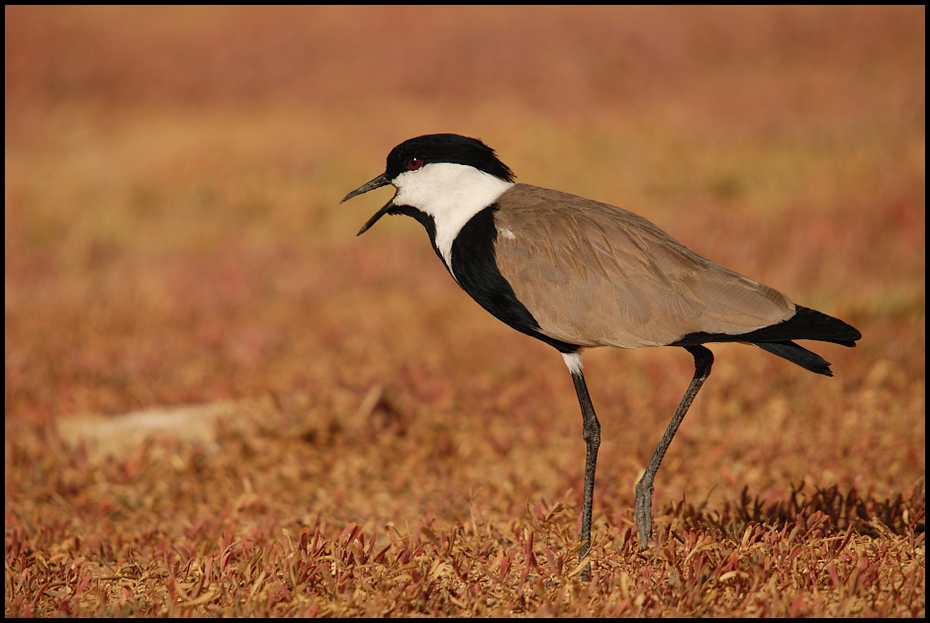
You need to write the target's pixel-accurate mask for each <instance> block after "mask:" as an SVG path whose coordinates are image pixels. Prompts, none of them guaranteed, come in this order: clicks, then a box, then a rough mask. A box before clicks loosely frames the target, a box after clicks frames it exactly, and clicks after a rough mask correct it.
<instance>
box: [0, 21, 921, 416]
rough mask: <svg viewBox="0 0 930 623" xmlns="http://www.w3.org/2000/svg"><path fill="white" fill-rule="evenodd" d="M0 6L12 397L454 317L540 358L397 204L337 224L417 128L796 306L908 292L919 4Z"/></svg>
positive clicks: (12, 406) (172, 399)
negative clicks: (620, 218) (619, 214)
mask: <svg viewBox="0 0 930 623" xmlns="http://www.w3.org/2000/svg"><path fill="white" fill-rule="evenodd" d="M5 15H6V75H5V92H6V107H5V108H6V115H5V130H6V144H5V146H6V152H5V155H6V158H5V163H6V167H5V173H6V184H5V204H6V210H5V215H4V216H5V222H4V224H5V329H6V347H5V373H6V393H5V400H6V403H5V405H6V412H7V417H10V416H18V417H36V416H50V415H53V414H65V413H72V412H83V411H94V412H98V411H102V412H120V411H124V410H127V409H131V408H135V407H140V406H146V405H151V404H164V403H176V402H190V401H194V402H202V401H210V400H214V399H219V398H222V397H229V396H248V395H254V394H256V393H262V392H266V391H277V392H285V393H293V392H294V391H297V390H301V389H303V390H311V389H319V387H317V385H318V384H319V383H318V382H317V381H318V380H319V378H320V374H322V375H323V379H325V381H324V382H323V383H322V384H319V385H325V383H326V382H328V381H330V380H332V379H331V375H335V376H336V377H342V376H345V377H346V378H345V379H343V381H344V382H346V383H350V384H352V383H354V381H353V380H352V377H357V376H358V374H359V370H358V368H359V366H377V364H376V363H375V362H371V361H367V360H370V359H373V358H376V355H375V352H377V348H378V347H376V346H374V344H375V343H383V344H387V345H388V347H389V351H390V352H394V353H397V354H398V357H399V358H401V353H400V352H398V349H400V351H401V352H402V353H403V354H404V355H405V356H404V357H403V358H404V359H407V360H408V361H409V362H410V365H415V362H416V361H419V360H421V359H423V358H424V357H427V358H428V357H429V356H430V355H429V354H426V353H424V350H429V349H428V346H434V347H435V349H436V350H440V351H441V350H446V349H448V348H450V346H451V344H450V341H449V334H450V333H455V332H456V331H457V327H466V328H467V331H468V332H469V333H474V332H477V334H478V335H479V336H480V335H483V334H485V333H488V334H492V335H493V336H494V338H495V339H497V338H498V337H499V338H500V341H501V342H502V344H501V347H502V348H523V347H525V348H527V349H529V350H531V351H533V352H537V351H538V352H540V353H543V352H546V349H545V348H539V347H538V346H537V345H535V344H534V345H533V346H524V344H523V343H524V342H527V340H524V339H523V338H521V337H519V336H506V337H505V334H506V327H503V326H501V327H497V326H496V323H495V322H493V320H492V319H487V318H485V317H484V316H483V312H482V310H480V309H478V308H477V306H472V304H471V302H470V301H469V300H467V298H466V297H464V296H463V295H462V294H461V293H460V292H459V291H458V289H457V287H456V286H455V285H454V284H453V283H451V281H450V280H449V279H448V278H447V275H446V274H445V271H444V270H443V268H442V266H441V265H440V264H439V263H437V262H436V261H434V260H435V258H434V257H432V252H431V250H430V248H429V245H428V243H427V242H426V239H425V237H424V235H423V232H422V231H421V230H420V229H419V227H418V226H417V225H416V224H414V223H413V222H412V221H409V222H395V221H400V220H401V219H388V220H386V221H382V222H381V223H379V226H378V227H377V228H375V229H374V230H373V231H372V232H370V233H368V234H367V235H366V236H365V237H363V238H359V239H356V238H355V232H356V231H357V229H358V227H359V226H360V225H361V224H362V223H364V222H365V220H366V219H367V218H368V216H369V215H370V214H371V213H373V212H374V211H375V210H376V209H377V208H378V207H380V205H382V203H383V202H384V201H386V200H387V199H388V198H389V197H390V194H389V192H390V191H389V190H383V191H380V194H379V193H373V196H369V197H366V198H365V199H360V200H356V201H355V202H353V203H351V204H347V205H343V206H340V205H338V203H339V200H340V199H341V197H342V196H343V195H344V194H345V193H346V192H347V191H348V190H351V189H353V188H355V187H357V186H358V185H359V184H361V183H362V182H364V181H367V180H368V179H370V178H372V177H374V176H375V175H376V174H378V173H380V172H381V171H382V170H383V166H384V164H383V163H384V157H385V156H386V155H387V152H388V151H389V150H390V149H391V148H392V147H393V146H394V145H396V144H397V143H399V142H401V141H402V140H404V139H406V138H409V137H412V136H416V135H419V134H423V133H429V132H456V133H461V134H465V135H468V136H475V137H478V138H481V139H482V140H484V141H485V142H487V143H488V144H490V145H491V146H492V147H494V148H495V149H496V150H497V151H498V153H499V154H500V155H501V157H502V158H503V159H504V161H505V162H507V163H508V164H509V165H510V166H511V168H513V169H514V171H515V172H516V173H517V176H518V179H519V180H520V181H523V182H527V183H534V184H538V185H543V186H549V187H553V188H557V189H560V190H565V191H568V192H573V193H576V194H580V195H584V196H587V197H592V198H595V199H598V200H602V201H607V202H610V203H614V204H617V205H621V206H623V207H626V208H628V209H632V210H634V211H637V212H639V213H641V214H644V215H645V216H647V217H648V218H650V219H651V220H653V221H654V222H656V223H657V224H659V225H660V226H661V227H663V228H664V229H666V230H668V231H670V233H672V234H673V235H674V236H676V237H678V238H679V239H681V240H683V241H684V242H685V243H686V244H688V245H689V246H691V247H692V248H694V249H695V250H697V251H698V252H699V253H701V254H703V255H705V256H707V257H709V258H711V259H713V260H715V261H717V262H718V263H721V264H723V265H725V266H728V267H731V268H734V269H736V270H738V271H740V272H742V273H744V274H747V275H749V276H752V277H754V278H756V279H759V280H761V281H763V282H765V283H768V284H770V285H772V286H773V287H776V288H778V289H780V290H782V291H785V292H786V293H788V294H789V296H792V298H794V299H795V300H797V301H800V302H803V303H804V304H806V305H811V306H814V307H821V308H826V311H828V312H833V313H838V314H841V315H842V314H845V315H846V316H848V317H851V320H857V319H862V320H866V319H871V318H872V317H873V316H874V317H875V321H877V322H882V319H881V318H887V317H888V314H895V313H911V314H917V313H920V314H922V312H923V292H924V290H923V274H924V273H923V270H924V240H925V238H924V222H925V220H924V163H925V158H924V115H925V110H924V106H925V99H924V86H925V84H924V83H925V80H924V25H923V15H924V11H923V9H922V8H919V7H915V8H878V9H877V8H765V9H749V8H747V9H731V8H717V9H713V8H710V9H708V8H675V9H668V8H665V9H663V8H617V7H584V8H582V7H575V8H567V7H541V8H512V7H508V8H496V7H495V8H486V7H463V8H435V7H433V8H431V7H363V8H353V7H319V8H239V7H235V8H213V7H210V8H206V7H204V8H110V7H83V8H82V7H74V8H55V7H49V8H33V7H8V8H6V10H5ZM382 195H383V196H382ZM447 300H450V301H452V302H446V301H447ZM408 306H409V307H410V310H407V309H406V308H407V307H408ZM870 310H871V311H870ZM410 314H414V315H416V316H417V317H416V318H411V317H410ZM415 324H419V325H422V326H416V327H412V326H410V325H415ZM387 327H389V328H390V329H389V330H385V329H386V328H387ZM861 328H863V329H866V328H867V327H861ZM462 330H463V331H464V330H465V329H462ZM864 332H865V333H866V339H865V342H864V343H863V346H864V347H865V348H866V349H868V348H874V349H876V350H878V351H882V350H891V351H894V349H896V348H897V349H902V348H913V347H915V346H916V345H917V344H918V343H920V342H921V340H917V339H916V338H917V337H918V336H915V335H907V336H906V338H905V339H906V342H902V343H898V344H892V343H887V342H886V343H884V344H882V343H876V342H873V341H872V340H870V339H869V337H870V336H869V331H864ZM902 337H905V336H902ZM463 339H465V340H466V342H467V343H469V344H471V342H470V341H468V338H465V337H463ZM870 343H871V344H870ZM505 344H506V345H505ZM540 346H541V345H540ZM358 349H360V350H361V351H363V352H357V351H358ZM372 349H375V350H372ZM347 351H348V352H347ZM407 353H409V358H408V357H407V356H406V354H407ZM340 354H343V355H347V357H348V358H347V359H344V360H343V361H339V360H338V358H337V355H340ZM840 356H841V357H846V356H847V353H845V352H843V353H840ZM850 356H852V355H850ZM855 356H857V357H864V356H865V355H863V354H862V353H859V352H857V353H855ZM354 357H358V358H359V359H360V360H362V361H355V359H354ZM509 359H510V361H511V363H510V364H506V365H515V364H514V363H513V361H514V359H515V357H509ZM317 365H319V366H322V368H323V371H321V372H319V373H317V372H316V371H314V369H313V368H314V366H317ZM481 365H486V362H484V361H482V364H481ZM553 365H557V361H556V364H553ZM350 367H351V368H354V369H353V370H349V368H350ZM365 372H367V374H368V375H369V376H370V377H371V378H374V377H376V376H380V375H383V374H388V373H389V371H388V370H386V369H385V370H366V371H363V373H365ZM367 380H371V379H367Z"/></svg>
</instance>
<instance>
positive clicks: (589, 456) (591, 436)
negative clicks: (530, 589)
mask: <svg viewBox="0 0 930 623" xmlns="http://www.w3.org/2000/svg"><path fill="white" fill-rule="evenodd" d="M563 357H565V363H566V364H567V365H568V369H569V370H570V371H571V373H572V381H573V382H574V383H575V393H576V394H578V404H579V405H580V406H581V417H582V419H583V420H584V429H583V430H584V433H583V435H584V442H585V446H586V447H587V452H586V454H585V463H584V500H583V502H582V507H581V551H580V552H578V560H583V559H584V557H585V556H587V555H588V550H590V549H591V513H592V509H593V507H594V472H595V470H596V469H597V449H598V448H599V447H600V445H601V424H600V422H598V421H597V415H595V413H594V405H592V404H591V397H590V396H589V395H588V386H587V385H586V384H585V382H584V373H583V372H582V366H581V356H580V355H578V354H577V353H572V354H570V355H563ZM582 578H583V579H585V580H590V579H591V563H588V564H586V565H585V567H584V571H583V573H582Z"/></svg>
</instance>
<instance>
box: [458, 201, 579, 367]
mask: <svg viewBox="0 0 930 623" xmlns="http://www.w3.org/2000/svg"><path fill="white" fill-rule="evenodd" d="M497 210H498V207H497V204H492V205H490V206H488V207H487V208H485V209H484V210H482V211H481V212H479V213H478V214H476V215H475V216H473V217H472V218H471V220H470V221H468V222H467V223H466V224H465V226H464V227H462V230H461V231H460V232H459V234H458V236H456V238H455V240H454V241H453V242H452V272H453V273H454V275H455V278H456V280H457V281H458V283H459V285H460V286H461V287H462V289H463V290H465V291H466V292H467V293H468V294H469V295H470V296H471V297H472V298H473V299H475V301H477V302H478V304H479V305H481V306H482V307H483V308H485V309H486V310H488V311H489V312H490V313H491V314H492V315H494V317H495V318H497V319H498V320H500V321H502V322H504V323H505V324H507V325H509V326H511V327H513V328H514V329H516V330H517V331H520V332H521V333H525V334H527V335H530V336H532V337H535V338H536V339H539V340H542V341H543V342H545V343H546V344H549V345H550V346H553V347H555V348H556V349H558V350H559V351H560V352H562V353H574V352H576V351H577V350H578V348H579V347H578V345H577V344H569V343H567V342H562V341H561V340H556V339H553V338H551V337H548V336H546V335H543V334H542V333H540V332H539V323H537V322H536V319H535V318H534V317H533V314H531V313H530V311H529V310H528V309H527V308H526V307H525V306H524V305H523V303H521V302H520V301H519V300H517V297H516V295H515V294H514V292H513V288H512V287H511V286H510V283H509V282H508V281H507V280H506V279H505V278H504V276H503V275H501V272H500V270H499V269H498V267H497V258H496V255H495V252H494V245H495V243H496V242H497V228H496V227H495V226H494V213H495V212H496V211H497Z"/></svg>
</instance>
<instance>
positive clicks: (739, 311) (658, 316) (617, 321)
mask: <svg viewBox="0 0 930 623" xmlns="http://www.w3.org/2000/svg"><path fill="white" fill-rule="evenodd" d="M388 184H391V185H393V186H394V187H395V188H396V189H397V191H396V193H395V194H394V197H393V198H392V199H391V200H390V201H389V202H388V203H387V204H386V205H385V206H384V207H383V208H381V209H380V210H378V211H377V212H376V213H375V214H374V216H372V217H371V218H370V219H368V222H367V223H365V225H364V226H363V227H362V229H361V230H360V231H359V232H358V233H359V234H362V233H364V232H365V231H367V230H368V229H369V228H370V227H371V226H372V225H374V224H375V222H377V221H378V219H380V218H381V217H382V216H384V215H385V214H406V215H407V216H412V217H413V218H415V219H416V220H417V221H419V222H420V223H421V224H422V225H423V226H424V227H425V228H426V232H427V233H428V234H429V239H430V242H431V243H432V245H433V249H435V251H436V255H438V256H439V259H440V260H442V263H443V264H444V265H445V267H446V268H447V269H448V271H449V274H451V275H452V278H453V279H455V281H456V282H457V283H458V284H459V286H461V287H462V289H463V290H465V291H466V292H467V293H468V294H469V295H471V297H472V298H473V299H475V300H476V301H477V302H478V304H479V305H481V306H482V307H484V308H485V309H486V310H488V311H489V312H491V314H493V315H494V316H496V317H497V318H498V319H500V320H502V321H503V322H505V323H507V324H508V325H510V326H511V327H513V328H514V329H516V330H517V331H520V332H521V333H525V334H527V335H531V336H533V337H535V338H537V339H540V340H542V341H543V342H545V343H547V344H550V345H551V346H554V347H555V348H556V349H557V350H558V351H559V352H560V353H562V357H563V358H564V359H565V363H566V365H567V366H568V369H569V371H570V372H571V375H572V380H573V381H574V384H575V392H576V393H577V394H578V402H579V403H580V405H581V415H582V418H583V420H584V429H583V430H584V440H585V444H586V445H587V457H586V461H585V479H584V501H583V507H582V520H581V552H580V556H581V558H584V556H585V555H586V554H587V552H588V549H589V547H590V543H591V507H592V501H593V497H594V472H595V465H596V463H597V449H598V446H599V444H600V435H601V427H600V424H599V423H598V420H597V416H596V415H595V414H594V407H593V406H592V404H591V398H590V397H589V396H588V390H587V387H586V385H585V380H584V374H583V372H582V364H581V350H582V349H583V348H589V347H594V346H619V347H621V348H639V347H642V346H681V347H683V348H685V349H686V350H687V351H688V352H690V353H691V354H692V355H693V356H694V365H695V371H694V377H693V378H692V380H691V383H690V385H689V386H688V389H687V391H686V392H685V395H684V397H683V398H682V399H681V403H680V404H679V406H678V410H677V411H676V412H675V415H674V417H672V421H671V423H670V424H669V426H668V429H667V430H666V431H665V435H664V436H663V437H662V440H661V441H660V442H659V446H658V448H656V451H655V454H654V455H653V457H652V460H651V461H650V462H649V466H648V467H647V468H646V472H645V474H644V475H643V477H642V479H641V480H640V481H639V482H638V483H637V485H636V510H635V512H636V523H637V527H638V529H639V543H640V548H641V549H645V548H646V545H647V541H648V539H649V537H650V536H651V535H652V490H653V481H654V479H655V475H656V472H657V471H658V469H659V464H660V463H661V462H662V458H663V457H664V456H665V452H666V450H667V449H668V446H669V443H671V441H672V437H674V436H675V431H677V430H678V426H679V425H680V424H681V421H682V419H683V418H684V416H685V413H686V412H687V411H688V407H689V406H690V405H691V402H692V401H693V400H694V397H695V395H697V393H698V390H699V389H700V388H701V385H702V384H703V383H704V381H705V380H706V379H707V377H708V375H709V374H710V368H711V365H712V364H713V361H714V356H713V355H712V354H711V352H710V350H708V349H707V348H706V347H705V346H704V344H706V343H708V342H743V343H747V344H755V345H756V346H758V347H760V348H762V349H764V350H767V351H768V352H770V353H772V354H774V355H778V356H779V357H782V358H784V359H787V360H788V361H790V362H792V363H796V364H797V365H799V366H801V367H802V368H804V369H806V370H810V371H811V372H816V373H817V374H823V375H826V376H832V373H831V372H830V364H829V363H828V362H827V361H825V360H824V359H822V358H821V357H820V356H819V355H817V354H815V353H812V352H811V351H809V350H807V349H805V348H802V347H801V346H798V345H797V344H795V343H794V341H793V340H819V341H823V342H833V343H835V344H842V345H843V346H855V345H856V340H858V339H859V338H860V337H862V335H861V334H860V333H859V331H857V330H856V329H855V328H853V327H852V326H850V325H848V324H846V323H845V322H843V321H842V320H838V319H836V318H833V317H831V316H827V315H826V314H822V313H820V312H819V311H815V310H813V309H809V308H807V307H802V306H800V305H796V304H795V303H793V302H792V301H791V300H789V299H788V297H786V296H785V295H783V294H781V293H780V292H777V291H775V290H773V289H772V288H769V287H768V286H764V285H762V284H761V283H758V282H757V281H753V280H752V279H748V278H746V277H743V276H742V275H740V274H738V273H735V272H733V271H731V270H727V269H726V268H723V267H721V266H718V265H716V264H714V263H713V262H711V261H709V260H706V259H704V258H703V257H701V256H699V255H697V254H696V253H694V252H693V251H691V250H690V249H688V248H686V247H685V246H684V245H682V244H681V243H680V242H678V241H677V240H675V239H674V238H672V237H671V236H669V235H668V234H666V233H665V232H664V231H662V230H661V229H659V228H658V227H656V226H655V225H653V224H652V223H650V222H649V221H647V220H646V219H644V218H643V217H641V216H638V215H636V214H633V213H632V212H628V211H626V210H622V209H620V208H617V207H614V206H612V205H608V204H605V203H599V202H597V201H591V200H590V199H584V198H582V197H576V196H574V195H569V194H567V193H563V192H559V191H556V190H548V189H546V188H540V187H538V186H530V185H528V184H516V183H514V175H513V173H512V172H511V171H510V169H509V168H508V167H507V165H505V164H504V163H503V162H501V161H500V160H499V159H498V157H497V156H496V155H495V153H494V151H493V150H492V149H490V148H489V147H488V146H487V145H485V144H484V143H482V142H481V141H479V140H476V139H472V138H466V137H464V136H459V135H457V134H431V135H427V136H420V137H417V138H412V139H410V140H408V141H404V142H403V143H401V144H400V145H398V146H397V147H395V148H394V149H393V150H391V153H390V154H389V155H388V157H387V167H386V169H385V171H384V173H382V174H381V175H379V176H378V177H376V178H375V179H373V180H371V181H370V182H368V183H367V184H364V185H363V186H361V187H360V188H358V189H356V190H353V191H352V192H350V193H349V194H348V195H346V196H345V198H344V199H343V200H342V201H347V200H349V199H351V198H353V197H355V196H357V195H361V194H363V193H367V192H368V191H370V190H374V189H375V188H380V187H381V186H387V185H388ZM588 570H589V567H588V568H586V575H587V573H588V572H589V571H588Z"/></svg>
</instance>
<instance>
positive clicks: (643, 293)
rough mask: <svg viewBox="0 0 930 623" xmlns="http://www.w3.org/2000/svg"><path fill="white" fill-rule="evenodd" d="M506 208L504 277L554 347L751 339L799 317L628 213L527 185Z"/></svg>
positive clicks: (502, 219)
mask: <svg viewBox="0 0 930 623" xmlns="http://www.w3.org/2000/svg"><path fill="white" fill-rule="evenodd" d="M497 207H498V210H497V211H496V212H495V213H494V224H495V227H496V229H497V242H496V245H495V253H496V260H497V265H498V268H499V270H500V272H501V274H502V275H503V276H504V278H505V279H507V281H508V282H509V283H510V284H511V287H512V288H513V290H514V294H515V295H516V297H517V298H518V299H519V300H520V301H521V302H522V303H523V304H524V305H525V306H526V308H527V309H528V310H529V311H530V313H532V314H533V317H534V318H535V319H536V321H537V322H538V323H539V325H540V329H541V332H542V333H543V334H545V335H547V336H549V337H552V338H554V339H557V340H562V341H564V342H568V343H572V344H578V345H580V346H619V347H625V348H635V347H640V346H659V345H665V344H671V343H673V342H675V341H677V340H678V339H680V338H682V337H683V336H684V335H687V334H690V333H696V332H706V333H712V334H729V335H738V334H742V333H747V332H749V331H753V330H755V329H759V328H761V327H766V326H769V325H772V324H775V323H778V322H781V321H783V320H786V319H788V318H790V317H791V316H792V315H793V314H794V313H795V305H794V303H792V302H791V301H790V300H789V299H788V298H787V297H785V296H784V295H782V294H781V293H779V292H777V291H775V290H773V289H772V288H769V287H767V286H765V285H763V284H760V283H758V282H756V281H753V280H752V279H748V278H746V277H744V276H742V275H739V274H737V273H735V272H733V271H730V270H727V269H725V268H723V267H721V266H718V265H716V264H714V263H713V262H711V261H709V260H707V259H705V258H703V257H701V256H699V255H697V254H696V253H694V252H692V251H691V250H690V249H688V248H687V247H685V246H684V245H682V244H681V243H679V242H678V241H677V240H675V239H674V238H672V237H671V236H669V235H668V234H666V233H665V232H664V231H662V230H661V229H659V228H658V227H656V226H655V225H653V224H652V223H650V222H649V221H648V220H646V219H644V218H643V217H641V216H638V215H637V214H634V213H632V212H629V211H627V210H623V209H621V208H617V207H615V206H611V205H608V204H604V203H599V202H597V201H592V200H589V199H584V198H582V197H577V196H575V195H570V194H567V193H562V192H559V191H554V190H549V189H545V188H540V187H537V186H531V185H527V184H516V185H515V186H513V187H512V188H511V189H510V190H508V191H507V192H505V193H504V194H503V195H501V196H500V198H499V199H498V200H497Z"/></svg>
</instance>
